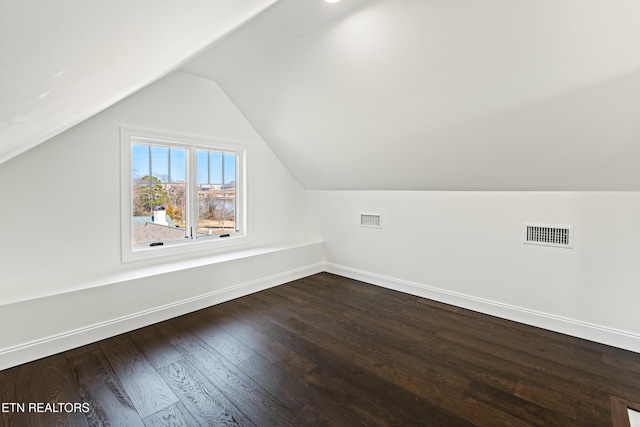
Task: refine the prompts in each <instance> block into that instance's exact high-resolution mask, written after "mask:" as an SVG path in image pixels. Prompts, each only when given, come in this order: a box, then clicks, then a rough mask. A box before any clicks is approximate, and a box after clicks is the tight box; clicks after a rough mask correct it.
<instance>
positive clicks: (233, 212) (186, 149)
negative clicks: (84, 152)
mask: <svg viewBox="0 0 640 427" xmlns="http://www.w3.org/2000/svg"><path fill="white" fill-rule="evenodd" d="M121 139H122V164H123V167H122V198H123V213H122V229H123V233H122V234H123V246H122V247H123V252H122V253H123V260H124V261H128V260H134V259H144V258H151V257H156V256H164V255H170V254H177V253H181V252H185V251H191V250H196V249H203V248H212V247H220V246H227V245H229V244H235V243H240V242H242V241H246V237H247V234H246V220H245V213H246V206H245V200H246V198H245V196H246V195H245V186H244V183H245V179H244V172H245V161H246V149H245V148H244V147H243V146H242V145H241V144H238V143H222V142H216V141H205V140H199V139H194V138H190V137H180V136H169V135H156V134H151V133H147V132H139V131H133V130H128V129H122V134H121Z"/></svg>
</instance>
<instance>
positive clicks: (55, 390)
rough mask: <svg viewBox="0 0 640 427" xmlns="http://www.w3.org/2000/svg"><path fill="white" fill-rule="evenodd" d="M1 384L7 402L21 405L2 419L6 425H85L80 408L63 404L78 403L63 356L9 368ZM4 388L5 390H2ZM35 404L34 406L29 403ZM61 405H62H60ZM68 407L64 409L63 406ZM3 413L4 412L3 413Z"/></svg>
mask: <svg viewBox="0 0 640 427" xmlns="http://www.w3.org/2000/svg"><path fill="white" fill-rule="evenodd" d="M8 376H10V378H7V379H5V378H2V377H4V375H2V376H0V382H2V383H4V382H5V381H7V380H8V382H9V383H10V384H9V385H8V386H7V385H4V386H3V387H2V389H3V393H2V394H3V399H4V398H5V396H7V397H8V398H10V399H12V400H10V402H19V403H21V404H23V405H24V412H14V413H11V414H8V415H9V416H8V417H6V418H4V417H3V419H2V422H3V423H6V424H3V425H7V426H34V427H36V426H70V425H73V426H88V422H87V418H86V416H85V413H84V412H83V411H82V410H76V409H75V408H73V407H72V406H71V407H69V406H67V405H65V404H74V403H76V404H82V403H83V402H82V401H81V399H80V396H79V395H78V390H77V387H76V384H75V382H74V380H73V376H72V375H71V370H70V369H69V365H68V363H67V359H66V358H65V357H64V355H61V354H57V355H55V356H51V357H48V358H45V359H40V360H36V361H35V362H31V363H28V364H26V365H22V366H20V367H18V368H13V369H12V370H10V373H9V375H8ZM5 390H7V391H5ZM32 405H36V406H32ZM61 405H62V406H61ZM67 408H68V409H67ZM3 415H7V414H3Z"/></svg>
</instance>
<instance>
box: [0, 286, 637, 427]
mask: <svg viewBox="0 0 640 427" xmlns="http://www.w3.org/2000/svg"><path fill="white" fill-rule="evenodd" d="M612 396H614V398H617V399H618V401H620V400H621V401H629V402H640V354H636V353H632V352H628V351H624V350H620V349H616V348H612V347H608V346H605V345H601V344H597V343H593V342H589V341H585V340H580V339H577V338H572V337H568V336H565V335H561V334H557V333H553V332H550V331H545V330H541V329H537V328H533V327H530V326H526V325H522V324H518V323H514V322H509V321H506V320H503V319H498V318H495V317H491V316H487V315H482V314H479V313H475V312H471V311H468V310H464V309H461V308H457V307H453V306H449V305H445V304H441V303H437V302H434V301H430V300H426V299H423V298H419V297H416V296H412V295H407V294H403V293H400V292H395V291H391V290H388V289H384V288H380V287H376V286H372V285H368V284H365V283H361V282H357V281H354V280H350V279H346V278H343V277H339V276H335V275H331V274H328V273H321V274H317V275H314V276H311V277H308V278H305V279H301V280H298V281H295V282H292V283H288V284H286V285H282V286H279V287H276V288H273V289H269V290H267V291H263V292H259V293H256V294H253V295H249V296H246V297H243V298H239V299H237V300H234V301H230V302H227V303H224V304H220V305H217V306H214V307H210V308H208V309H205V310H201V311H198V312H195V313H191V314H189V315H186V316H182V317H179V318H176V319H172V320H169V321H166V322H162V323H159V324H156V325H153V326H149V327H147V328H143V329H139V330H136V331H132V332H130V333H127V334H123V335H120V336H117V337H113V338H110V339H107V340H104V341H101V342H98V343H94V344H91V345H87V346H84V347H81V348H78V349H74V350H71V351H68V352H65V353H62V354H58V355H55V356H51V357H48V358H45V359H41V360H38V361H35V362H32V363H28V364H24V365H21V366H18V367H15V368H11V369H7V370H4V371H1V372H0V404H2V403H5V406H3V411H2V412H0V425H2V426H154V427H155V426H218V425H241V426H280V425H288V426H316V425H318V426H363V425H366V426H387V425H398V426H412V425H416V426H417V425H426V426H467V425H476V426H550V425H557V426H598V427H600V426H610V425H612V415H611V402H612ZM9 403H18V404H22V405H24V408H25V410H24V412H22V411H20V410H15V409H16V407H15V406H14V407H13V408H14V410H13V411H11V410H8V411H7V409H9V408H8V407H7V404H9ZM29 403H42V404H46V403H54V404H55V403H85V404H86V407H85V408H88V409H89V411H88V412H87V413H84V412H83V411H78V410H74V411H70V412H67V411H66V410H65V407H64V406H63V407H58V408H59V409H61V410H60V411H58V412H51V411H40V412H33V411H32V412H29V406H28V405H29ZM66 408H67V409H68V408H71V407H70V406H67V407H66Z"/></svg>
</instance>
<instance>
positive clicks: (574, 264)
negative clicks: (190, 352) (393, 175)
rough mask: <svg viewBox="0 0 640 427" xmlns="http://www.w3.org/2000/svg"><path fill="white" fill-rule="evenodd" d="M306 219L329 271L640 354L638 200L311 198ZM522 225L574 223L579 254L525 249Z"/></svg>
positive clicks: (598, 196) (373, 194)
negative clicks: (378, 216)
mask: <svg viewBox="0 0 640 427" xmlns="http://www.w3.org/2000/svg"><path fill="white" fill-rule="evenodd" d="M307 212H308V223H309V227H310V228H311V229H312V230H313V232H314V233H316V234H317V235H318V236H321V237H322V239H323V240H324V241H325V261H326V262H327V263H328V264H327V267H326V268H327V269H328V270H329V271H335V272H336V273H339V274H345V275H348V276H351V277H354V278H359V279H362V280H365V281H369V282H373V283H378V284H381V285H385V286H390V287H394V288H396V289H400V290H404V291H407V292H411V293H415V294H418V295H423V296H426V297H430V298H435V299H439V300H442V301H445V302H450V303H454V304H457V305H461V306H464V307H468V308H472V309H475V310H479V311H484V312H488V313H490V314H495V315H498V316H502V317H507V318H511V319H513V320H518V321H523V322H525V323H530V324H534V325H537V326H541V327H546V328H549V329H554V330H558V331H560V332H565V333H569V334H573V335H577V336H582V337H584V338H588V339H592V340H595V341H600V342H605V343H608V344H612V345H617V346H620V347H623V348H629V349H633V350H635V351H640V323H639V322H638V311H637V306H638V300H640V287H639V286H638V284H640V264H639V261H638V260H640V248H639V246H638V242H640V193H639V192H386V191H308V192H307ZM360 212H364V213H371V212H374V213H382V214H383V228H382V229H372V228H362V227H359V214H360ZM525 222H541V223H550V224H564V225H574V227H575V239H574V243H575V245H574V248H573V249H562V248H553V247H542V246H531V245H525V244H523V243H522V238H523V224H524V223H525Z"/></svg>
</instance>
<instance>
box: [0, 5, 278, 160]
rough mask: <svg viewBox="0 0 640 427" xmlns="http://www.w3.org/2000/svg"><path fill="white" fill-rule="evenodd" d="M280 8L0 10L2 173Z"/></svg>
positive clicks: (66, 7) (44, 7) (35, 7)
mask: <svg viewBox="0 0 640 427" xmlns="http://www.w3.org/2000/svg"><path fill="white" fill-rule="evenodd" d="M275 1H276V0H233V1H231V0H190V1H189V2H179V1H170V0H135V1H127V0H108V1H99V2H96V1H86V0H55V1H37V2H33V1H24V0H2V2H0V163H1V162H3V161H5V160H7V159H9V158H11V157H13V156H15V155H17V154H19V153H21V152H23V151H25V150H27V149H29V148H31V147H33V146H35V145H37V144H39V143H41V142H43V141H45V140H47V139H48V138H50V137H52V136H54V135H56V134H58V133H60V132H62V131H64V130H65V129H68V128H69V127H71V126H73V125H75V124H77V123H79V122H81V121H82V120H84V119H86V118H88V117H90V116H92V115H94V114H96V113H97V112H99V111H101V110H102V109H104V108H106V107H108V106H110V105H112V104H114V103H115V102H117V101H119V100H120V99H122V98H124V97H126V96H127V95H129V94H131V93H133V92H135V91H136V90H138V89H140V88H142V87H144V86H145V85H147V84H149V83H151V82H153V81H154V80H156V79H158V78H159V77H161V76H163V75H165V74H167V73H168V72H170V71H171V70H173V69H175V68H176V67H178V66H179V65H182V64H183V63H184V62H185V60H187V59H189V58H191V57H192V56H193V55H195V54H196V53H198V52H200V51H202V50H203V49H205V48H207V47H209V46H210V45H211V44H213V43H215V42H216V41H218V40H220V38H221V37H223V36H224V35H226V34H228V33H229V32H230V31H231V30H233V29H235V28H236V27H238V26H239V25H241V24H243V23H245V22H246V21H247V20H249V19H250V18H252V17H253V16H255V15H256V14H258V13H259V12H260V11H262V10H264V9H265V8H267V7H268V6H270V5H271V4H273V3H274V2H275Z"/></svg>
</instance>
